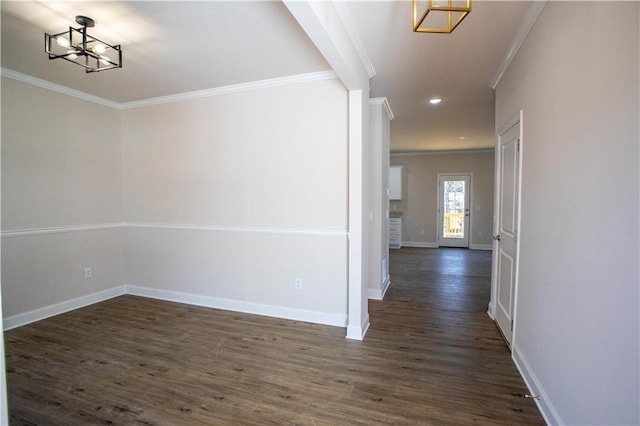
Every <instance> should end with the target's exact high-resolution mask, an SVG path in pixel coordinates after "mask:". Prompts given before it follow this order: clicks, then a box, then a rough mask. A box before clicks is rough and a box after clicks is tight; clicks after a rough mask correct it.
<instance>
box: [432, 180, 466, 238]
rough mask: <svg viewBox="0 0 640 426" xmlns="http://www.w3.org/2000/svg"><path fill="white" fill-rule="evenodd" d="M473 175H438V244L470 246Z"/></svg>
mask: <svg viewBox="0 0 640 426" xmlns="http://www.w3.org/2000/svg"><path fill="white" fill-rule="evenodd" d="M470 184H471V175H468V174H461V175H445V174H439V175H438V198H439V200H438V246H439V247H469V207H470V206H469V198H470V197H469V196H470V194H471V187H470Z"/></svg>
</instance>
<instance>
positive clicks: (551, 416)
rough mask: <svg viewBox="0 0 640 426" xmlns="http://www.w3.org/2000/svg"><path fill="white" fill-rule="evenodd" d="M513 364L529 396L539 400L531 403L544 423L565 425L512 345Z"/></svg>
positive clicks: (533, 374) (531, 371)
mask: <svg viewBox="0 0 640 426" xmlns="http://www.w3.org/2000/svg"><path fill="white" fill-rule="evenodd" d="M512 358H513V362H514V364H515V365H516V368H517V369H518V371H519V372H520V375H521V376H522V379H523V380H524V383H525V385H526V386H527V389H529V394H530V395H537V396H539V397H540V399H534V400H533V401H534V402H535V403H536V406H537V407H538V410H539V411H540V414H542V417H543V418H544V421H545V422H546V423H547V424H548V425H564V424H566V423H565V422H564V421H563V420H562V418H561V417H560V414H559V413H558V411H557V410H556V408H555V407H554V406H553V404H552V403H551V398H549V395H547V393H546V392H545V390H544V388H543V387H542V384H541V383H540V381H539V380H538V378H537V377H536V375H535V373H534V372H533V369H532V368H531V366H530V365H529V363H528V362H527V360H526V358H525V357H524V355H523V354H522V352H521V351H520V349H519V348H518V347H517V346H516V345H515V344H514V345H513V353H512Z"/></svg>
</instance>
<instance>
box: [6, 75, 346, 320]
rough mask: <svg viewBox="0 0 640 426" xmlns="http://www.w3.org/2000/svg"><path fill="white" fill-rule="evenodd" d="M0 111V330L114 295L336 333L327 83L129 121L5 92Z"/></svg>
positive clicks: (341, 154)
mask: <svg viewBox="0 0 640 426" xmlns="http://www.w3.org/2000/svg"><path fill="white" fill-rule="evenodd" d="M2 95H3V96H2V102H3V109H2V114H3V117H2V121H3V129H2V137H3V138H2V139H3V146H2V185H3V187H2V197H3V200H2V201H3V202H2V220H3V222H2V226H3V251H2V265H3V269H2V292H3V293H2V294H3V299H4V300H3V302H4V305H3V307H4V310H3V311H4V315H5V319H8V321H5V326H7V327H13V326H15V325H20V324H22V323H24V322H28V321H31V320H34V319H38V318H41V317H44V316H47V315H51V314H53V313H58V312H60V311H64V310H66V309H70V308H73V307H74V306H75V307H77V305H81V304H83V303H84V302H88V301H89V302H90V300H89V299H87V297H93V299H91V300H96V299H99V298H100V297H112V296H113V295H116V294H118V293H122V292H124V291H127V288H126V287H125V286H124V285H125V284H129V285H130V287H129V289H128V290H129V291H131V292H133V293H137V294H144V295H150V296H154V297H165V298H173V299H179V300H184V301H189V302H191V303H202V304H205V305H210V306H220V307H226V308H229V309H238V310H244V311H248V312H254V313H264V314H268V315H275V316H282V317H288V318H297V319H306V320H309V321H314V322H320V323H328V324H333V325H340V326H344V325H345V324H346V316H347V232H346V229H347V210H348V209H347V202H348V196H347V182H348V178H347V172H348V170H347V169H348V166H347V161H348V159H347V152H348V145H347V114H346V111H347V92H346V90H345V88H344V86H342V85H341V84H340V82H339V81H338V80H335V79H332V80H323V81H317V82H312V83H299V84H296V85H289V86H280V87H275V88H265V89H261V90H254V91H250V92H241V93H235V94H228V95H223V96H217V97H210V98H206V99H197V100H191V101H184V102H178V103H173V104H165V105H161V106H154V107H146V108H140V109H133V110H126V111H118V110H115V109H110V108H106V107H102V106H98V105H95V104H93V103H89V102H86V101H82V100H78V99H76V98H71V97H68V96H65V95H61V94H57V93H54V92H51V91H49V90H45V89H42V88H37V87H33V86H30V85H26V84H23V83H20V82H17V81H15V80H11V79H8V78H3V94H2ZM88 266H91V267H92V268H93V277H92V278H85V277H84V268H85V267H88ZM296 278H299V279H301V280H302V288H301V289H296V288H294V287H295V286H294V284H295V280H296ZM105 292H106V293H105ZM96 294H100V295H101V296H100V297H94V296H95V295H96ZM92 295H94V296H92ZM78 300H83V301H84V302H78Z"/></svg>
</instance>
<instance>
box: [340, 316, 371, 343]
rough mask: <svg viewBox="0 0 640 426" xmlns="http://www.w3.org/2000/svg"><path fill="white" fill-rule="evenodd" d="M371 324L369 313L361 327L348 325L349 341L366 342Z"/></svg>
mask: <svg viewBox="0 0 640 426" xmlns="http://www.w3.org/2000/svg"><path fill="white" fill-rule="evenodd" d="M370 325H371V323H370V322H369V313H368V312H367V317H366V318H365V319H364V321H363V322H362V324H361V325H360V326H354V325H348V326H347V336H346V337H347V339H351V340H360V341H362V340H364V336H365V335H366V334H367V331H369V326H370Z"/></svg>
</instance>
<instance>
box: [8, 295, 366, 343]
mask: <svg viewBox="0 0 640 426" xmlns="http://www.w3.org/2000/svg"><path fill="white" fill-rule="evenodd" d="M124 294H131V295H134V296H142V297H149V298H153V299H161V300H167V301H170V302H178V303H186V304H189V305H196V306H204V307H207V308H215V309H223V310H227V311H234V312H243V313H247V314H253V315H264V316H268V317H276V318H284V319H289V320H295V321H304V322H310V323H314V324H324V325H331V326H335V327H346V326H347V315H346V314H345V315H342V314H330V313H326V312H318V311H309V310H305V309H295V308H287V307H283V306H273V305H263V304H259V303H251V302H244V301H240V300H230V299H221V298H216V297H209V296H201V295H197V294H189V293H182V292H175V291H169V290H157V289H153V288H148V287H139V286H134V285H121V286H117V287H113V288H110V289H108V290H103V291H99V292H96V293H91V294H87V295H85V296H81V297H77V298H75V299H72V300H67V301H65V302H61V303H56V304H54V305H49V306H45V307H43V308H39V309H34V310H33V311H29V312H25V313H22V314H17V315H13V316H10V317H6V318H4V319H3V326H4V329H5V330H11V329H12V328H16V327H21V326H23V325H27V324H30V323H32V322H36V321H40V320H43V319H46V318H49V317H53V316H55V315H59V314H63V313H65V312H69V311H72V310H74V309H79V308H83V307H85V306H89V305H92V304H94V303H99V302H103V301H105V300H108V299H111V298H114V297H117V296H122V295H124ZM364 333H366V330H365V331H364ZM362 336H363V337H364V334H362Z"/></svg>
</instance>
